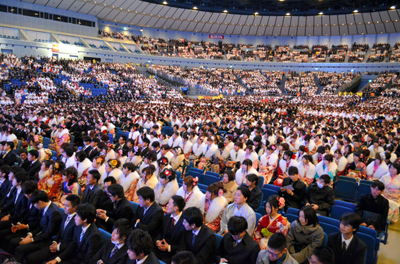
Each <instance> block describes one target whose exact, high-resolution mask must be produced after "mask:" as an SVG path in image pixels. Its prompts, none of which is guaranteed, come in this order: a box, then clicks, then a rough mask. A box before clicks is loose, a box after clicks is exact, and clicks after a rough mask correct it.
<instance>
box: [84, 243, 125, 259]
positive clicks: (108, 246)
mask: <svg viewBox="0 0 400 264" xmlns="http://www.w3.org/2000/svg"><path fill="white" fill-rule="evenodd" d="M113 248H114V244H113V243H111V240H108V241H107V242H105V244H104V245H103V246H102V247H101V249H100V250H99V251H97V253H96V254H95V255H94V256H93V257H92V259H91V260H90V261H89V264H96V263H97V261H99V260H100V259H101V260H103V263H104V264H125V263H126V261H127V260H128V253H127V250H128V246H127V245H126V243H125V244H124V245H123V246H122V247H121V248H120V249H119V250H118V251H117V252H115V253H114V254H113V256H112V257H111V258H110V255H111V251H112V250H113Z"/></svg>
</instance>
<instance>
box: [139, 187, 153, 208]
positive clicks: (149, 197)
mask: <svg viewBox="0 0 400 264" xmlns="http://www.w3.org/2000/svg"><path fill="white" fill-rule="evenodd" d="M137 195H138V197H139V205H140V207H144V208H148V207H149V206H150V205H152V204H153V203H154V199H155V195H154V190H153V189H152V188H150V187H148V186H144V187H142V188H140V189H139V190H138V191H137Z"/></svg>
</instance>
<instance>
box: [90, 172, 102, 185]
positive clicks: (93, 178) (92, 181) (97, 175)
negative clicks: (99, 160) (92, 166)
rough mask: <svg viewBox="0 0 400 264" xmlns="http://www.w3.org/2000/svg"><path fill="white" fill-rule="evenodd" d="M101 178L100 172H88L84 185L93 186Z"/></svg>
mask: <svg viewBox="0 0 400 264" xmlns="http://www.w3.org/2000/svg"><path fill="white" fill-rule="evenodd" d="M100 178H101V175H100V172H99V171H98V170H90V171H89V173H88V176H87V179H86V185H90V186H94V185H96V184H97V183H98V182H99V180H100Z"/></svg>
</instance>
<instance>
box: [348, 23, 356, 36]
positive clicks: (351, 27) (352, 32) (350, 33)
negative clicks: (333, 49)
mask: <svg viewBox="0 0 400 264" xmlns="http://www.w3.org/2000/svg"><path fill="white" fill-rule="evenodd" d="M357 34H358V33H357V26H356V25H352V26H349V35H357Z"/></svg>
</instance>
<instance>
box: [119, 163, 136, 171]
mask: <svg viewBox="0 0 400 264" xmlns="http://www.w3.org/2000/svg"><path fill="white" fill-rule="evenodd" d="M122 168H125V169H128V170H129V171H135V170H136V166H135V164H133V163H132V162H127V163H125V164H124V165H122Z"/></svg>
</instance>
